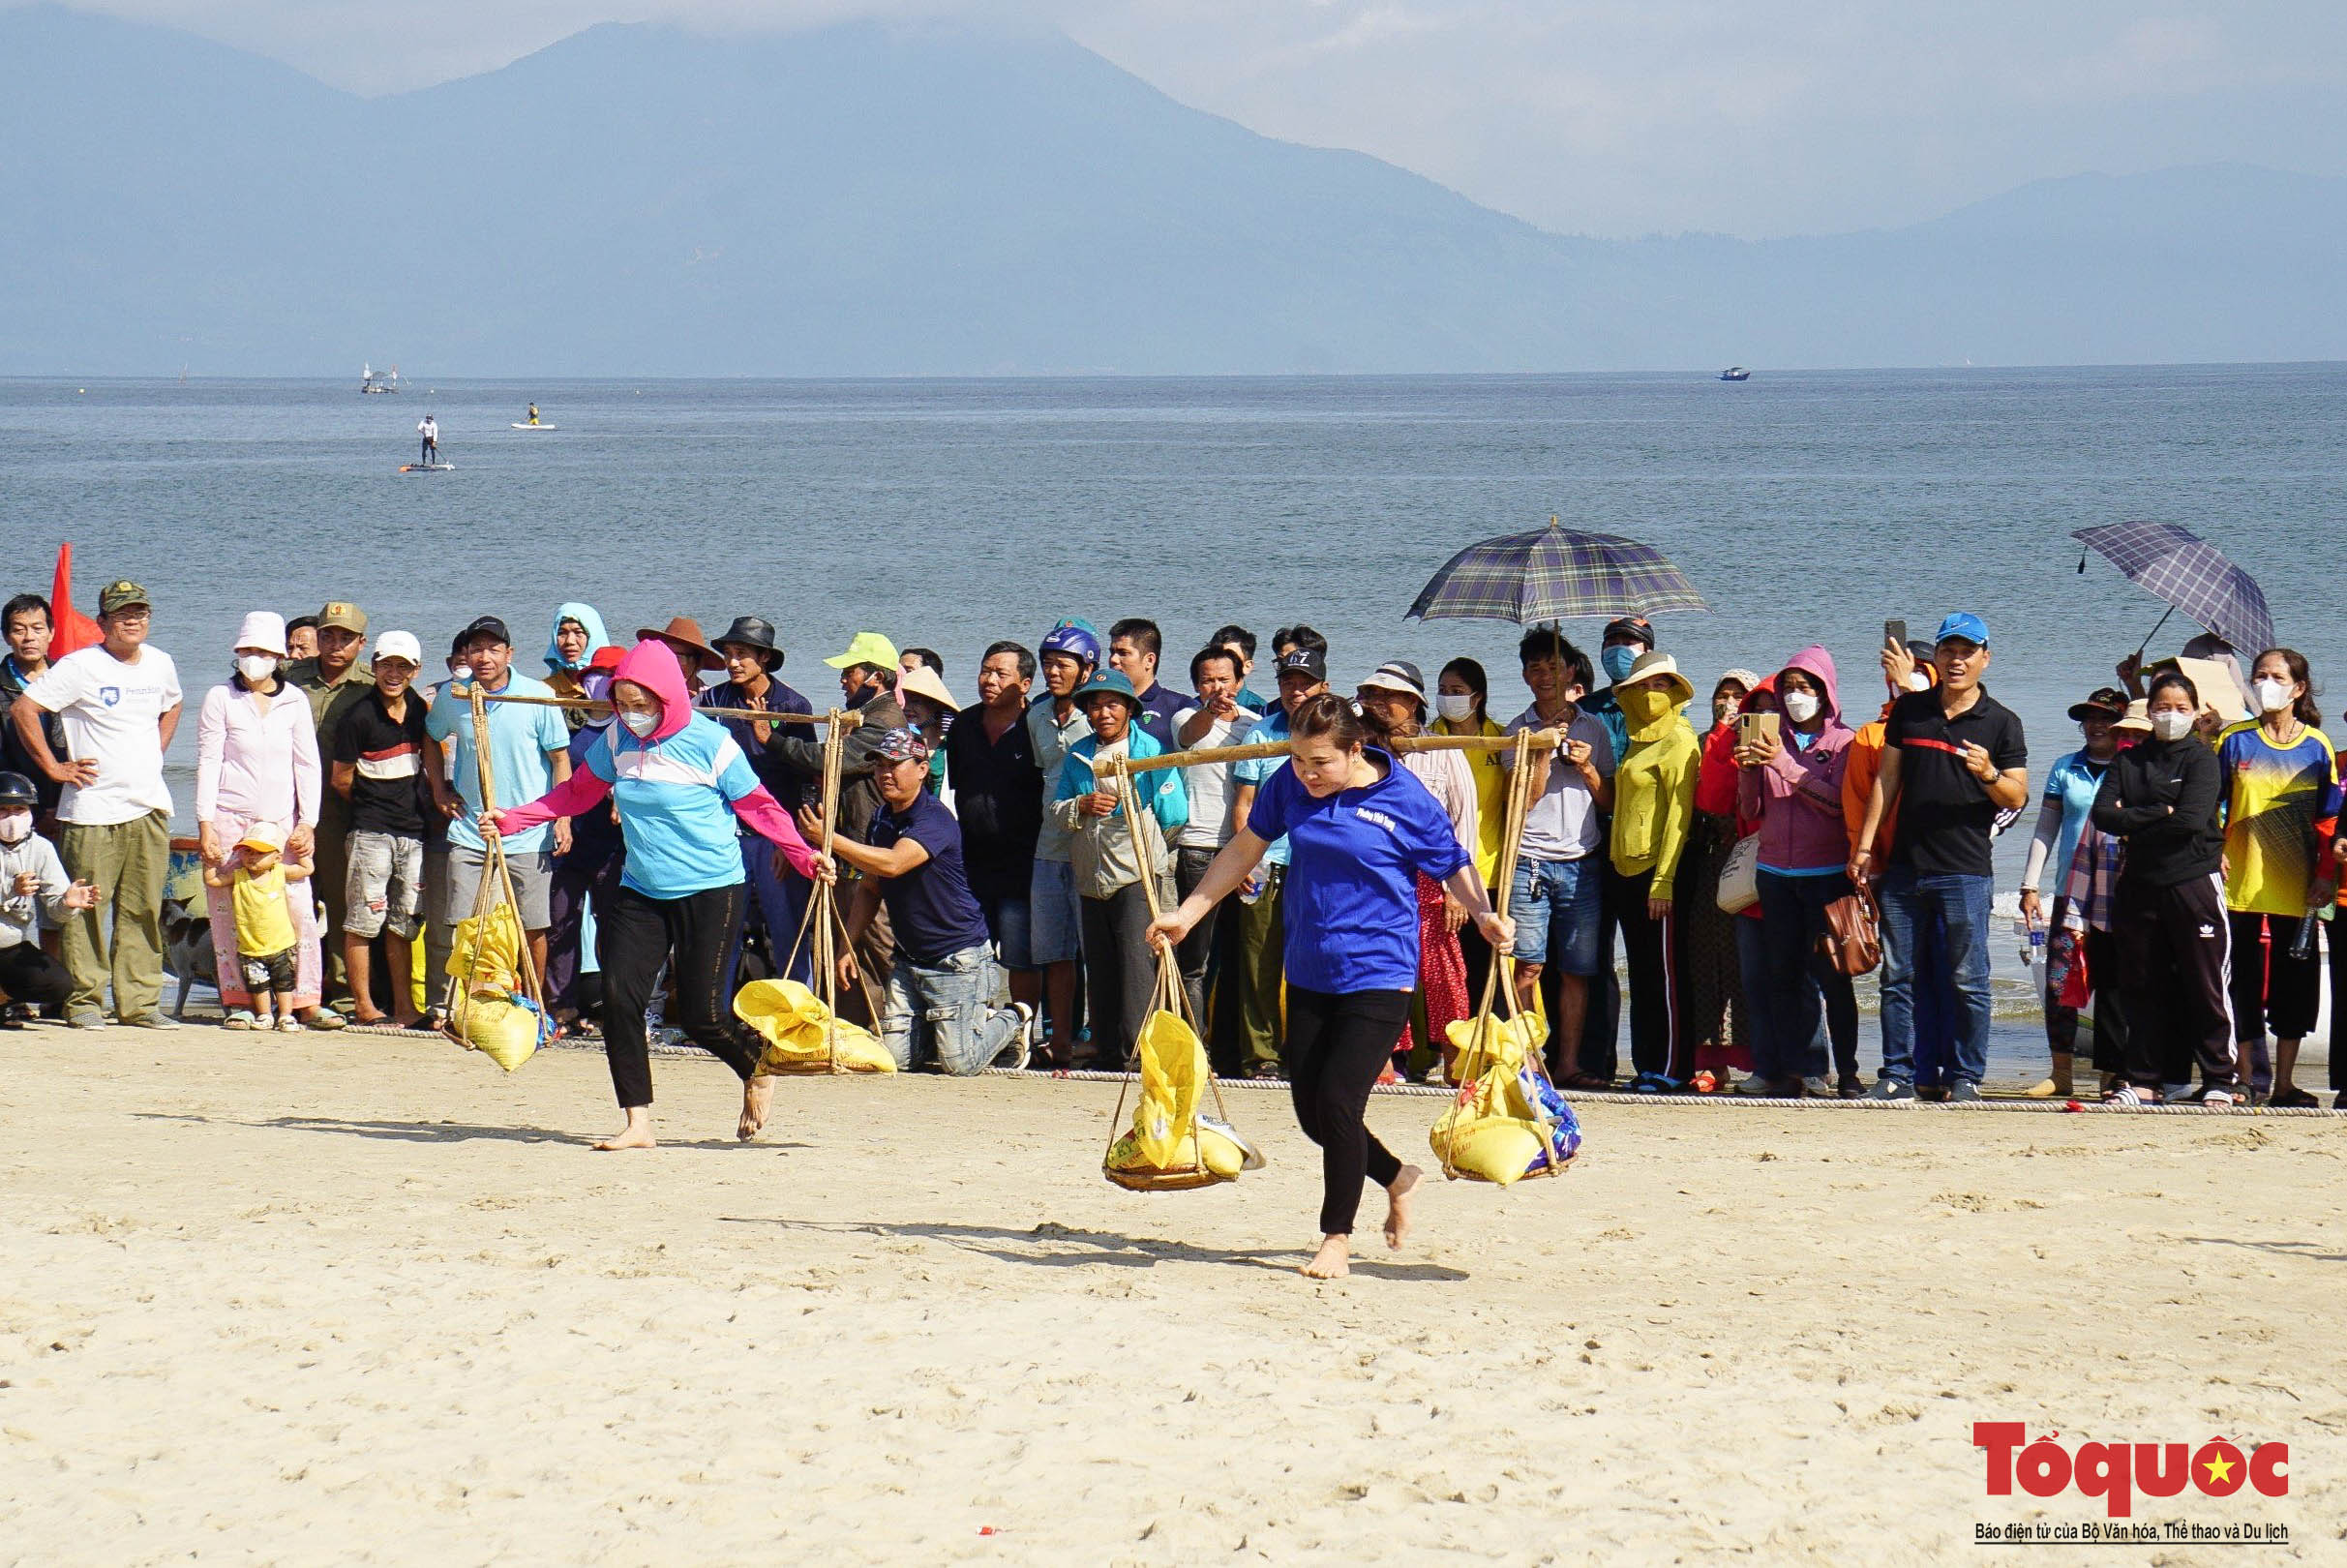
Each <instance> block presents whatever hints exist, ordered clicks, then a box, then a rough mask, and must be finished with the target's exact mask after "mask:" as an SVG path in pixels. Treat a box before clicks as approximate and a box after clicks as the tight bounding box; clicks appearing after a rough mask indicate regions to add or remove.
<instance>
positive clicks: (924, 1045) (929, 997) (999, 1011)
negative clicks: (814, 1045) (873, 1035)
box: [880, 943, 1019, 1078]
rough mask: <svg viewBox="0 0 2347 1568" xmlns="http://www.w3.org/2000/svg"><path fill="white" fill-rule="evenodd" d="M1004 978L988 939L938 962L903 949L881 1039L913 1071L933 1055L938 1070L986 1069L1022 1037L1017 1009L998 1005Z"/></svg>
mask: <svg viewBox="0 0 2347 1568" xmlns="http://www.w3.org/2000/svg"><path fill="white" fill-rule="evenodd" d="M1002 979H1003V975H1002V971H1001V970H1000V969H999V968H997V967H996V965H995V962H994V952H993V950H992V948H991V947H990V946H988V945H986V944H982V943H981V944H980V945H979V946H978V947H975V948H964V949H963V950H961V951H959V952H957V953H954V954H952V955H951V956H949V957H948V958H947V959H946V961H945V962H944V963H942V964H936V965H927V964H917V963H915V962H914V961H913V959H912V957H911V956H910V955H909V954H907V953H905V952H904V951H903V950H898V952H897V954H896V964H895V966H894V967H893V968H891V969H890V970H889V971H888V997H887V999H886V1000H885V1001H884V1002H883V1003H882V1006H881V1019H880V1035H881V1039H882V1040H883V1041H885V1042H886V1043H887V1045H888V1054H889V1055H890V1056H893V1057H895V1058H896V1066H897V1069H898V1070H899V1071H906V1072H909V1071H911V1070H913V1068H914V1065H915V1064H916V1063H917V1062H918V1061H919V1060H920V1059H921V1058H922V1057H924V1056H929V1057H934V1059H935V1060H936V1063H937V1066H938V1069H939V1070H941V1071H944V1072H949V1073H951V1074H953V1076H955V1077H957V1078H966V1077H968V1076H969V1075H970V1074H971V1073H973V1072H983V1071H984V1070H986V1069H987V1068H988V1067H989V1066H990V1065H992V1063H993V1061H994V1059H995V1058H996V1057H998V1056H1000V1055H1002V1054H1003V1050H1004V1048H1005V1047H1006V1046H1008V1044H1009V1043H1010V1042H1011V1041H1012V1040H1015V1039H1017V1038H1018V1032H1019V1014H1018V1010H1017V1009H1016V1008H997V1007H996V1006H995V1005H994V993H995V990H996V988H997V987H998V986H999V985H1001V983H1002Z"/></svg>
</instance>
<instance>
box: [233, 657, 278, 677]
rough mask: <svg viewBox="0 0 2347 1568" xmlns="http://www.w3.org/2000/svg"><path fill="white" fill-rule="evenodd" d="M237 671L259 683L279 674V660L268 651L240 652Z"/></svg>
mask: <svg viewBox="0 0 2347 1568" xmlns="http://www.w3.org/2000/svg"><path fill="white" fill-rule="evenodd" d="M236 673H237V674H238V675H240V676H243V677H244V678H246V679H247V680H250V681H252V682H253V683H254V684H255V685H258V684H260V682H262V681H264V680H266V679H268V678H270V677H271V676H273V675H275V674H277V660H275V659H274V658H272V657H270V656H269V655H268V654H266V653H240V654H238V655H237V659H236Z"/></svg>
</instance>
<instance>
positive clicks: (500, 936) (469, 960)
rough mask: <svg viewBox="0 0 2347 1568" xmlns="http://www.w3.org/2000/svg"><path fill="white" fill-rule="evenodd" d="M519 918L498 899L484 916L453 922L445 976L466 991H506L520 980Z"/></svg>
mask: <svg viewBox="0 0 2347 1568" xmlns="http://www.w3.org/2000/svg"><path fill="white" fill-rule="evenodd" d="M521 970H522V917H521V916H520V914H519V913H517V912H516V911H515V909H514V907H513V905H511V904H508V903H503V902H500V903H498V904H497V905H496V907H494V908H492V909H491V910H490V911H489V913H488V914H486V915H473V916H469V917H467V918H466V919H465V920H459V921H457V928H456V935H455V938H454V939H453V940H452V941H451V943H450V944H449V949H448V976H449V978H450V979H451V980H459V981H461V982H462V984H461V989H463V990H465V991H467V992H470V991H478V990H482V989H484V988H487V989H495V990H506V991H510V990H512V989H514V987H516V986H517V985H519V984H520V983H521V980H522V974H521Z"/></svg>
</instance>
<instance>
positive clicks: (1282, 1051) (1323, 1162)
mask: <svg viewBox="0 0 2347 1568" xmlns="http://www.w3.org/2000/svg"><path fill="white" fill-rule="evenodd" d="M1410 995H1411V993H1409V992H1408V991H1350V992H1347V993H1345V994H1343V995H1340V996H1339V995H1336V994H1333V993H1331V992H1328V991H1308V990H1304V989H1303V988H1301V987H1299V986H1295V985H1290V986H1289V987H1288V988H1287V1037H1286V1039H1284V1040H1281V1041H1280V1044H1279V1066H1280V1068H1281V1070H1283V1071H1285V1072H1286V1074H1287V1091H1288V1094H1289V1096H1290V1097H1291V1098H1293V1099H1294V1101H1295V1102H1296V1123H1297V1125H1298V1126H1300V1127H1302V1128H1303V1129H1304V1135H1305V1136H1306V1137H1308V1138H1309V1139H1311V1140H1312V1141H1313V1142H1314V1143H1317V1144H1318V1145H1320V1234H1322V1235H1323V1236H1349V1235H1351V1234H1352V1233H1353V1214H1354V1212H1355V1211H1356V1210H1357V1209H1359V1208H1360V1207H1361V1183H1362V1179H1363V1178H1364V1177H1367V1178H1368V1179H1369V1180H1370V1181H1373V1182H1375V1183H1376V1184H1377V1185H1378V1186H1379V1187H1391V1186H1392V1185H1393V1182H1394V1178H1395V1177H1396V1176H1398V1175H1399V1174H1400V1173H1401V1161H1399V1160H1397V1159H1395V1158H1394V1154H1393V1151H1392V1150H1390V1149H1388V1148H1387V1147H1386V1146H1385V1145H1384V1144H1382V1143H1380V1142H1378V1141H1377V1135H1376V1134H1375V1133H1373V1132H1371V1131H1369V1126H1368V1124H1367V1123H1366V1122H1364V1121H1363V1120H1362V1117H1363V1115H1364V1113H1365V1112H1367V1111H1368V1110H1369V1091H1370V1090H1371V1089H1373V1088H1375V1087H1376V1084H1377V1074H1378V1073H1380V1072H1382V1071H1384V1070H1385V1065H1386V1062H1387V1061H1388V1060H1389V1059H1390V1058H1391V1057H1392V1056H1393V1054H1394V1047H1395V1046H1396V1045H1397V1044H1399V1043H1400V1040H1401V1026H1402V1025H1403V1024H1405V1023H1407V1022H1408V1021H1409V1017H1410Z"/></svg>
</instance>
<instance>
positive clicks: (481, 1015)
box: [454, 989, 543, 1072]
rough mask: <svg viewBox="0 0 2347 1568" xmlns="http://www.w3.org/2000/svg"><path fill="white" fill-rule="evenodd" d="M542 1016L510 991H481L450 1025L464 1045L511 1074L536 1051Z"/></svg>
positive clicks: (467, 1003)
mask: <svg viewBox="0 0 2347 1568" xmlns="http://www.w3.org/2000/svg"><path fill="white" fill-rule="evenodd" d="M542 1023H543V1015H542V1014H541V1013H540V1012H539V1011H538V1010H537V1009H536V1008H533V1007H531V1006H530V1005H529V1004H528V1003H527V1002H526V1001H524V1000H523V999H522V998H520V997H518V996H516V995H514V994H513V993H512V992H510V991H503V990H496V989H484V990H480V991H476V992H474V993H473V994H472V995H471V996H469V997H467V998H466V1000H465V1001H464V1003H463V1004H462V1006H461V1007H460V1009H459V1011H458V1016H457V1017H456V1019H455V1020H454V1025H455V1028H456V1032H457V1033H458V1035H460V1036H461V1037H463V1039H464V1041H465V1043H466V1045H468V1046H470V1047H471V1048H472V1049H474V1050H476V1051H479V1052H480V1053H481V1054H482V1055H483V1056H486V1057H488V1058H489V1059H490V1060H491V1061H492V1062H495V1063H496V1065H497V1066H499V1067H501V1068H503V1069H504V1070H506V1071H508V1072H511V1071H512V1070H514V1069H516V1068H518V1067H520V1066H521V1065H522V1064H523V1063H525V1062H527V1061H528V1060H529V1059H530V1057H531V1056H532V1055H534V1054H535V1053H536V1051H537V1049H538V1036H539V1034H540V1032H541V1024H542Z"/></svg>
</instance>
